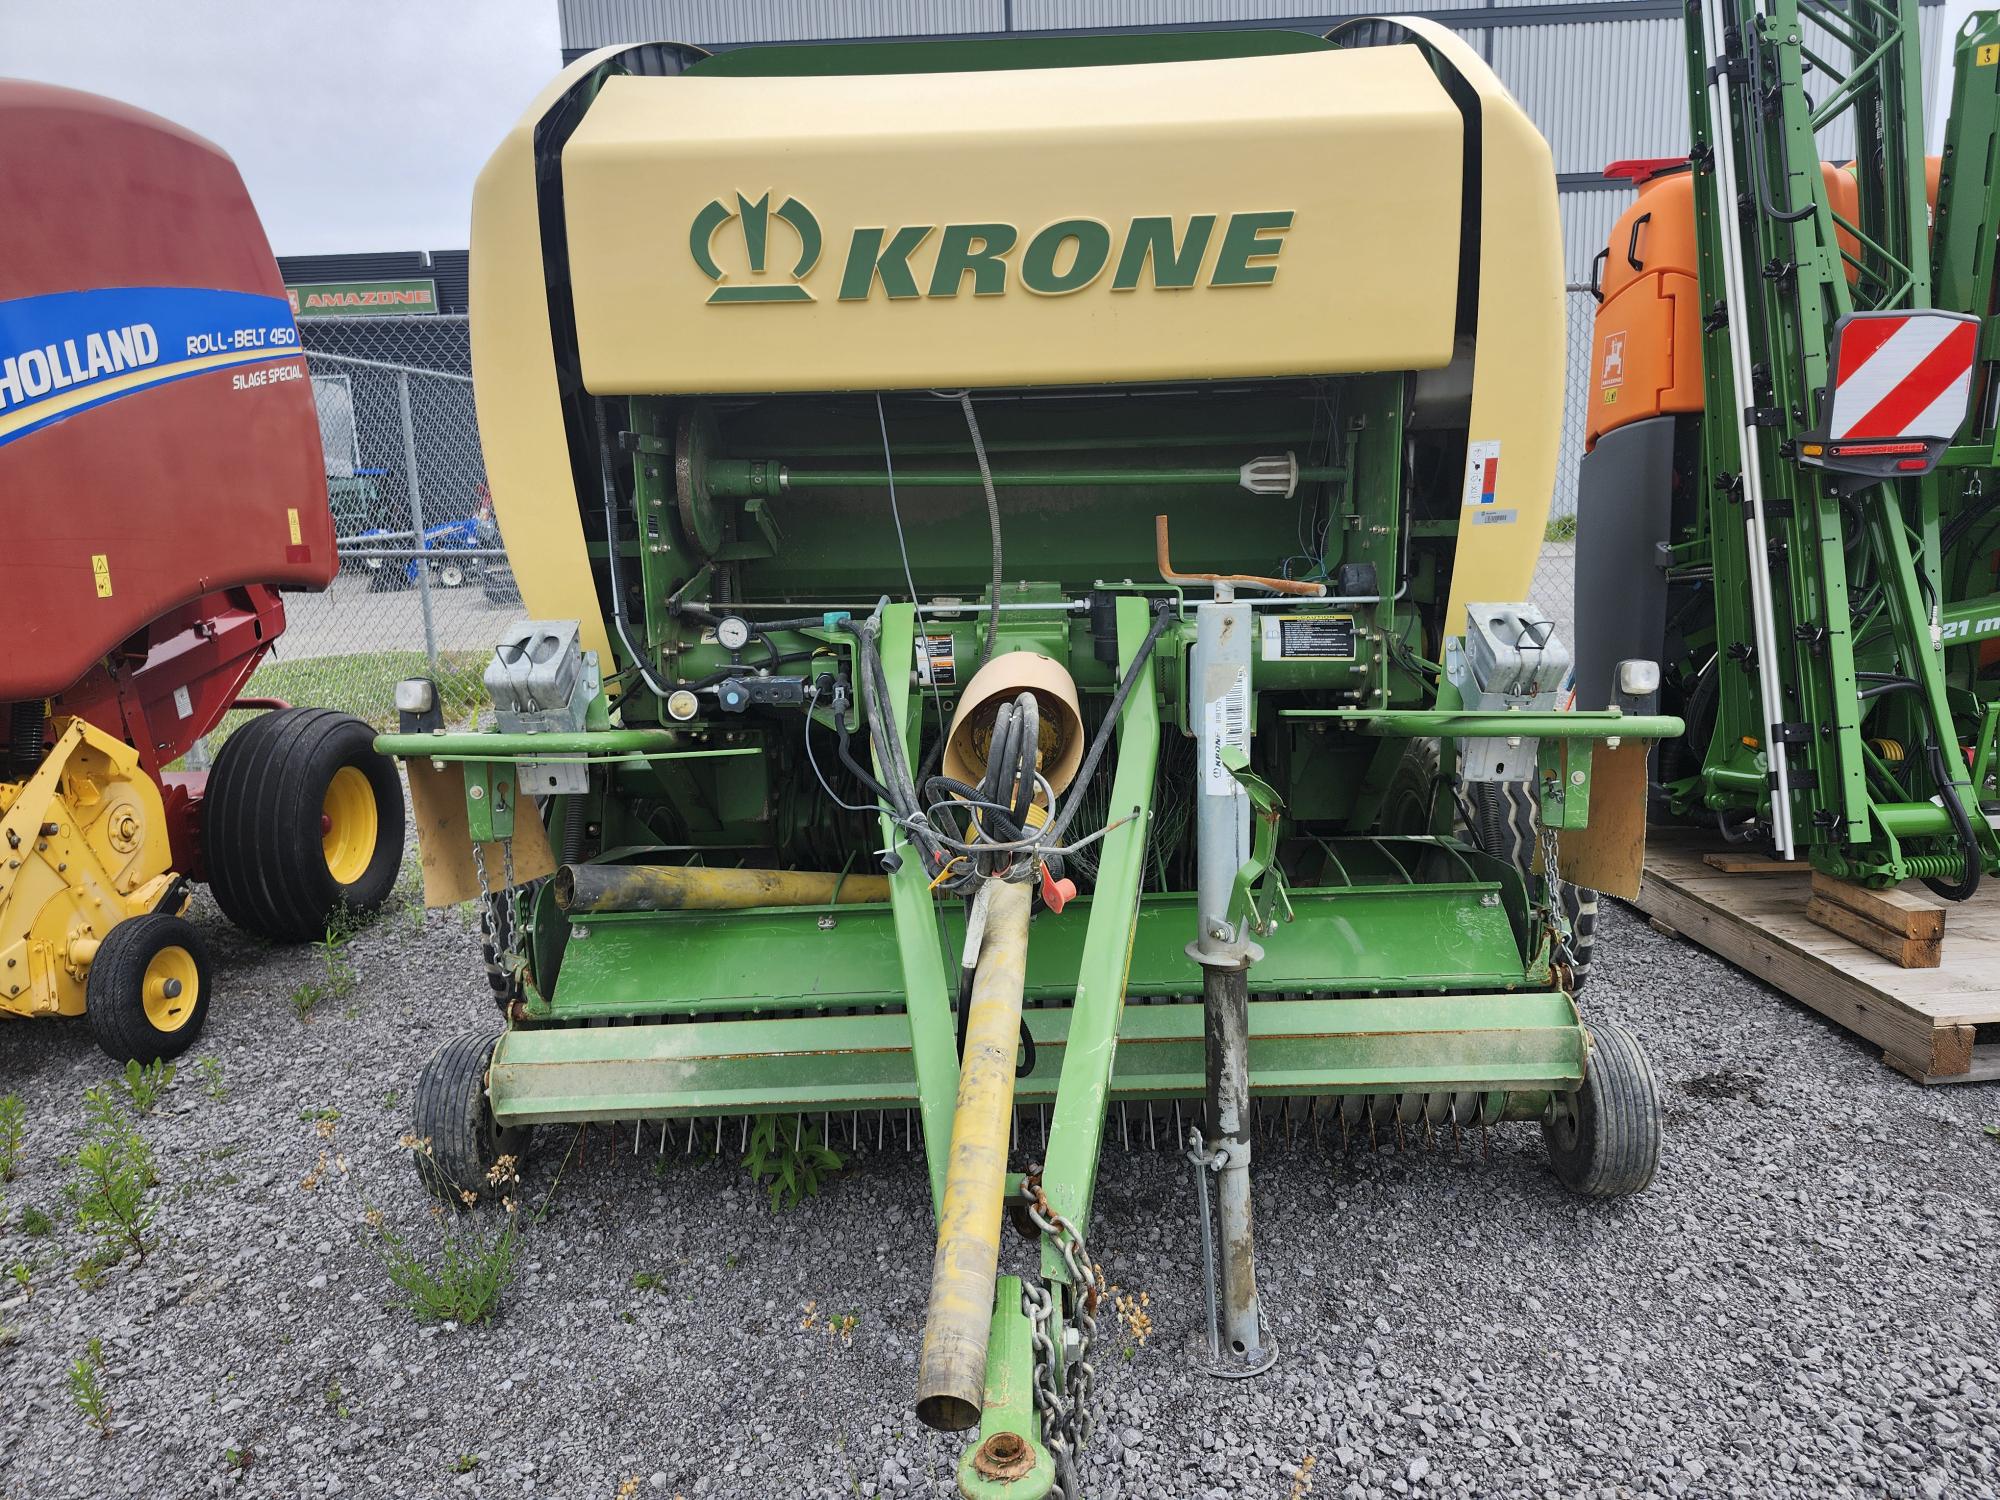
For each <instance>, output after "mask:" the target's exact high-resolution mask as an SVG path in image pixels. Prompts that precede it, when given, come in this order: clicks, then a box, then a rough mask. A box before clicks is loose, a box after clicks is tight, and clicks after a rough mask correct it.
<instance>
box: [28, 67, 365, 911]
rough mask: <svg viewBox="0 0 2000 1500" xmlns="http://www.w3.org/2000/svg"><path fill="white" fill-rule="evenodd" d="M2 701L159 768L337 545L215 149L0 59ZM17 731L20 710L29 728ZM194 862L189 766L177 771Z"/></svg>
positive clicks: (259, 263)
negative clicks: (5, 633)
mask: <svg viewBox="0 0 2000 1500" xmlns="http://www.w3.org/2000/svg"><path fill="white" fill-rule="evenodd" d="M0 141H5V142H6V149H5V151H4V152H0V606H4V608H5V609H6V612H7V618H8V620H9V624H10V629H11V632H12V639H11V641H10V643H9V649H8V650H7V651H6V652H4V653H0V706H12V705H20V706H21V709H22V710H24V711H25V712H14V711H13V710H12V709H11V707H8V708H5V709H0V711H6V712H9V713H10V714H11V717H12V720H13V722H14V724H15V726H16V738H15V740H14V742H13V744H12V746H11V749H12V751H13V752H14V755H15V758H16V760H17V762H18V760H19V759H20V758H21V752H22V751H23V750H24V749H25V748H27V747H26V746H24V745H23V744H22V742H21V739H20V730H19V725H20V724H21V723H23V722H26V721H27V720H33V721H36V722H39V721H40V720H41V718H42V717H43V715H42V714H41V713H40V709H41V704H42V703H43V702H48V703H49V705H50V708H51V709H52V710H53V712H54V713H56V714H80V715H82V716H84V717H86V718H88V719H89V720H91V721H92V722H93V723H96V724H98V725H99V726H101V727H102V728H104V729H106V730H108V731H110V732H111V733H113V734H115V735H117V736H119V737H120V738H122V739H124V740H125V741H126V742H127V743H129V744H131V745H133V746H134V747H135V748H136V749H138V750H139V751H140V753H141V757H142V760H143V763H144V764H145V766H146V769H147V770H148V771H149V772H150V773H152V774H153V775H154V776H155V777H156V778H161V779H162V780H163V783H165V782H166V781H167V778H165V777H164V776H163V768H164V767H165V766H167V765H168V764H170V763H172V762H173V761H174V760H175V759H177V758H178V757H179V756H180V755H182V754H184V753H185V752H186V751H187V749H188V748H189V747H190V746H192V745H193V744H194V742H195V741H196V740H198V739H199V738H200V737H201V736H202V735H205V734H207V733H208V732H209V731H210V730H212V729H213V728H214V727H215V725H216V724H217V722H218V721H219V720H220V719H221V717H222V715H223V714H224V713H226V712H227V711H228V710H229V708H230V706H231V705H232V704H233V703H234V702H235V701H236V699H237V695H238V693H239V692H240V690H241V689H242V686H243V684H244V682H245V681H246V680H247V679H248V677H249V676H250V674H251V672H252V671H254V670H255V669H256V666H257V664H258V662H259V661H260V660H261V659H262V657H263V655H264V653H265V652H266V651H268V650H269V648H270V645H271V642H272V641H274V640H275V639H276V638H277V636H278V634H279V633H280V632H281V631H282V630H283V629H284V606H283V604H282V602H281V600H280V598H279V596H278V592H277V591H278V589H280V588H289V589H298V588H312V589H318V588H324V587H326V585H327V584H328V583H329V582H330V581H331V580H332V578H333V576H334V572H335V570H336V568H337V566H338V560H337V558H336V557H335V555H334V545H333V522H332V517H331V515H330V514H329V512H328V509H327V488H326V473H325V462H324V459H323V457H322V453H321V447H320V438H319V424H318V418H317V415H316V413H315V409H314V404H313V398H312V386H311V382H310V381H309V380H308V379H307V376H306V368H305V360H304V358H303V356H302V354H301V353H300V350H299V341H298V328H297V325H296V323H295V322H294V321H293V318H292V315H291V310H290V304H289V302H288V301H287V300H286V295H285V288H284V283H283V280H282V278H281V277H280V275H279V272H278V267H277V263H276V261H275V260H274V259H273V258H272V255H271V249H270V245H269V243H268V242H267V241H266V239H265V237H264V230H263V226H262V225H261V224H260V223H259V222H258V218H257V213H256V210H255V208H254V207H253V206H252V204H251V202H250V195H249V193H248V191H247V190H246V189H245V187H244V185H243V180H242V178H241V176H240V175H239V174H238V173H237V170H236V167H235V164H234V163H232V162H231V161H230V159H229V158H228V156H227V155H225V154H224V153H223V152H222V151H221V150H220V149H218V148H217V147H216V146H214V145H212V144H210V143H209V142H207V141H205V140H202V139H201V138H200V137H198V136H196V135H194V134H192V133H190V132H188V131H186V130H183V129H181V128H180V127H179V126H177V125H174V124H171V123H170V122H168V121H166V120H162V119H160V118H158V117H157V116H154V115H150V114H147V113H146V112H144V111H142V110H137V109H133V108H131V107H129V106H127V105H123V104H118V103H115V102H113V101H111V100H107V99H101V98H97V97H95V96H93V95H89V94H83V93H77V92H74V91H72V90H68V89H59V88H52V87H48V86H46V85H42V84H33V83H21V82H0ZM30 733H32V731H30ZM172 780H173V781H174V782H177V783H179V784H178V785H174V784H168V785H167V803H168V808H169V816H170V823H171V825H172V836H173V845H174V855H175V863H176V866H177V868H179V869H181V870H182V871H183V872H184V873H188V874H191V875H195V876H197V877H199V875H200V873H201V871H200V857H199V847H198V840H197V839H196V838H195V837H194V834H195V830H196V821H197V820H196V819H195V818H194V817H193V808H194V804H195V801H196V800H197V799H198V797H199V792H200V784H199V778H179V777H177V778H173V779H172Z"/></svg>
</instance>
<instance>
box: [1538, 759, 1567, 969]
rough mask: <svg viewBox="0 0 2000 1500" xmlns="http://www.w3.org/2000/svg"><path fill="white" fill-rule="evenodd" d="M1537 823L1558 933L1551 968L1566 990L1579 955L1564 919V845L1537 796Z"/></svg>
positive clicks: (1548, 897)
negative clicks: (1573, 945) (1576, 952)
mask: <svg viewBox="0 0 2000 1500" xmlns="http://www.w3.org/2000/svg"><path fill="white" fill-rule="evenodd" d="M1535 822H1536V825H1537V826H1538V828H1539V829H1540V837H1541V844H1542V891H1543V896H1544V899H1545V900H1546V902H1547V904H1548V921H1549V931H1551V932H1552V933H1554V934H1555V956H1554V960H1553V963H1552V967H1553V968H1554V969H1555V971H1556V980H1557V982H1558V983H1559V984H1561V985H1562V987H1563V989H1564V990H1565V991H1567V990H1569V989H1570V987H1571V983H1572V975H1573V974H1574V972H1575V968H1576V954H1575V953H1574V952H1572V951H1571V949H1570V945H1569V944H1570V933H1569V930H1568V928H1567V927H1566V926H1565V924H1564V921H1563V903H1562V887H1563V878H1562V845H1561V843H1560V841H1559V840H1558V839H1557V837H1556V831H1555V829H1553V828H1551V827H1550V826H1549V825H1548V824H1547V823H1545V822H1543V821H1542V809H1541V799H1540V798H1539V797H1537V798H1536V802H1535Z"/></svg>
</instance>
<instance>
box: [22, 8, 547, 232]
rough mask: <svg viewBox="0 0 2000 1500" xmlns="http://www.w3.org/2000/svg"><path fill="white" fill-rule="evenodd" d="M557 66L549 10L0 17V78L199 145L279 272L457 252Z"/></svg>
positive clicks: (62, 12) (30, 13) (85, 12)
mask: <svg viewBox="0 0 2000 1500" xmlns="http://www.w3.org/2000/svg"><path fill="white" fill-rule="evenodd" d="M561 66H562V45H561V42H560V41H559V40H558V37H557V34H556V6H555V0H317V3H313V0H0V75H4V76H11V77H15V78H35V79H40V80H42V81H43V82H46V83H60V84H66V85H68V86H69V87H71V88H80V89H88V90H90V91H91V92H93V93H99V94H108V95H110V96H111V97H112V98H114V99H122V100H124V101H126V102H127V103H129V104H136V105H138V106H140V107H141V108H142V109H150V110H152V111H153V112H154V113H156V114H161V115H165V116H166V117H167V118H168V119H170V120H173V121H175V122H176V123H178V124H181V125H185V126H187V127H188V128H189V129H191V130H195V131H198V132H200V133H201V134H202V135H205V136H207V137H208V138H209V139H210V140H212V141H214V142H216V143H217V144H218V145H220V146H221V147H222V148H223V149H224V150H226V151H227V152H228V153H229V154H230V155H231V156H233V157H234V158H235V159H236V165H237V167H238V168H239V169H240V170H241V171H242V173H243V180H244V181H245V182H247V183H248V184H249V185H250V193H251V196H252V197H253V198H255V199H256V202H257V209H258V212H259V213H260V214H261V215H262V216H263V219H264V228H265V231H266V232H267V233H268V234H269V235H270V238H271V248H272V249H273V250H274V251H276V252H277V253H278V254H280V255H297V254H307V253H311V252H317V251H327V250H446V249H463V248H464V247H465V244H466V236H467V232H468V228H467V226H468V223H469V221H470V217H471V213H472V179H473V178H474V177H475V176H476V175H477V174H478V172H479V169H480V167H482V166H483V165H485V162H486V158H487V157H488V156H489V155H490V154H491V153H492V150H493V147H494V144H495V143H496V142H497V141H498V140H499V139H500V137H501V136H502V135H504V134H505V133H506V131H507V130H508V128H509V127H511V126H512V125H513V124H514V122H515V121H516V120H517V119H518V118H519V117H520V115H521V113H522V112H523V111H524V110H525V109H526V108H527V105H528V102H529V100H531V99H532V98H533V97H534V96H535V94H536V92H537V91H538V90H540V89H541V87H542V86H543V85H544V84H546V83H547V82H548V81H549V80H550V79H551V78H553V77H555V75H556V73H557V71H558V70H559V69H560V68H561Z"/></svg>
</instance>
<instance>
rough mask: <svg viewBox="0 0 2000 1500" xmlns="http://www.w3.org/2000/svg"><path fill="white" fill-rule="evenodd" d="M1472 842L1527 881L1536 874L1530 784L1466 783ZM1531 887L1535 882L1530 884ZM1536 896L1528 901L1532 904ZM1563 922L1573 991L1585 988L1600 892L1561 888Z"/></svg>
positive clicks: (1509, 782) (1573, 886) (1577, 887)
mask: <svg viewBox="0 0 2000 1500" xmlns="http://www.w3.org/2000/svg"><path fill="white" fill-rule="evenodd" d="M1465 802H1466V808H1467V811H1468V812H1469V813H1470V815H1471V825H1472V827H1471V831H1472V841H1473V842H1474V843H1475V844H1477V845H1478V846H1479V847H1480V848H1481V849H1483V850H1485V851H1486V853H1488V854H1491V855H1494V856H1495V857H1496V858H1499V859H1504V860H1506V861H1507V862H1508V863H1509V864H1511V865H1513V867H1514V868H1515V869H1517V870H1519V871H1520V872H1521V874H1522V875H1523V876H1524V877H1525V876H1528V875H1530V873H1531V872H1532V871H1533V870H1534V868H1535V830H1536V827H1537V826H1538V824H1537V819H1536V816H1535V789H1534V786H1533V784H1532V783H1530V782H1526V781H1471V782H1467V783H1465ZM1531 885H1532V882H1531ZM1532 894H1533V893H1532V890H1531V891H1530V896H1531V898H1532ZM1562 907H1563V917H1564V918H1565V919H1566V920H1567V921H1568V923H1569V947H1570V959H1571V963H1570V987H1571V988H1572V989H1573V990H1580V989H1582V988H1583V982H1584V980H1585V979H1587V978H1588V977H1589V976H1590V959H1591V953H1592V950H1593V949H1594V948H1595V946H1596V942H1597V892H1596V891H1594V890H1592V889H1590V888H1589V887H1588V886H1582V885H1570V884H1566V885H1564V886H1563V888H1562Z"/></svg>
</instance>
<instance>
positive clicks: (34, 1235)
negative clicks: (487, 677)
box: [21, 1203, 56, 1240]
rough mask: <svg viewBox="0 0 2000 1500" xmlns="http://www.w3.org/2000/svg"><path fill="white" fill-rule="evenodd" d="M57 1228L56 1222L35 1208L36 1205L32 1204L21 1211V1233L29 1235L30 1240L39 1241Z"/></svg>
mask: <svg viewBox="0 0 2000 1500" xmlns="http://www.w3.org/2000/svg"><path fill="white" fill-rule="evenodd" d="M55 1227H56V1225H55V1220H53V1219H51V1218H50V1217H49V1216H48V1215H47V1214H45V1213H43V1212H42V1210H40V1209H39V1208H37V1207H35V1205H34V1204H32V1203H30V1204H29V1205H28V1206H27V1207H26V1208H24V1209H22V1210H21V1233H23V1234H25V1235H27V1236H28V1237H29V1238H30V1239H37V1240H38V1239H40V1238H41V1237H42V1236H43V1235H45V1234H47V1233H48V1232H49V1231H50V1230H51V1229H53V1228H55Z"/></svg>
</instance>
